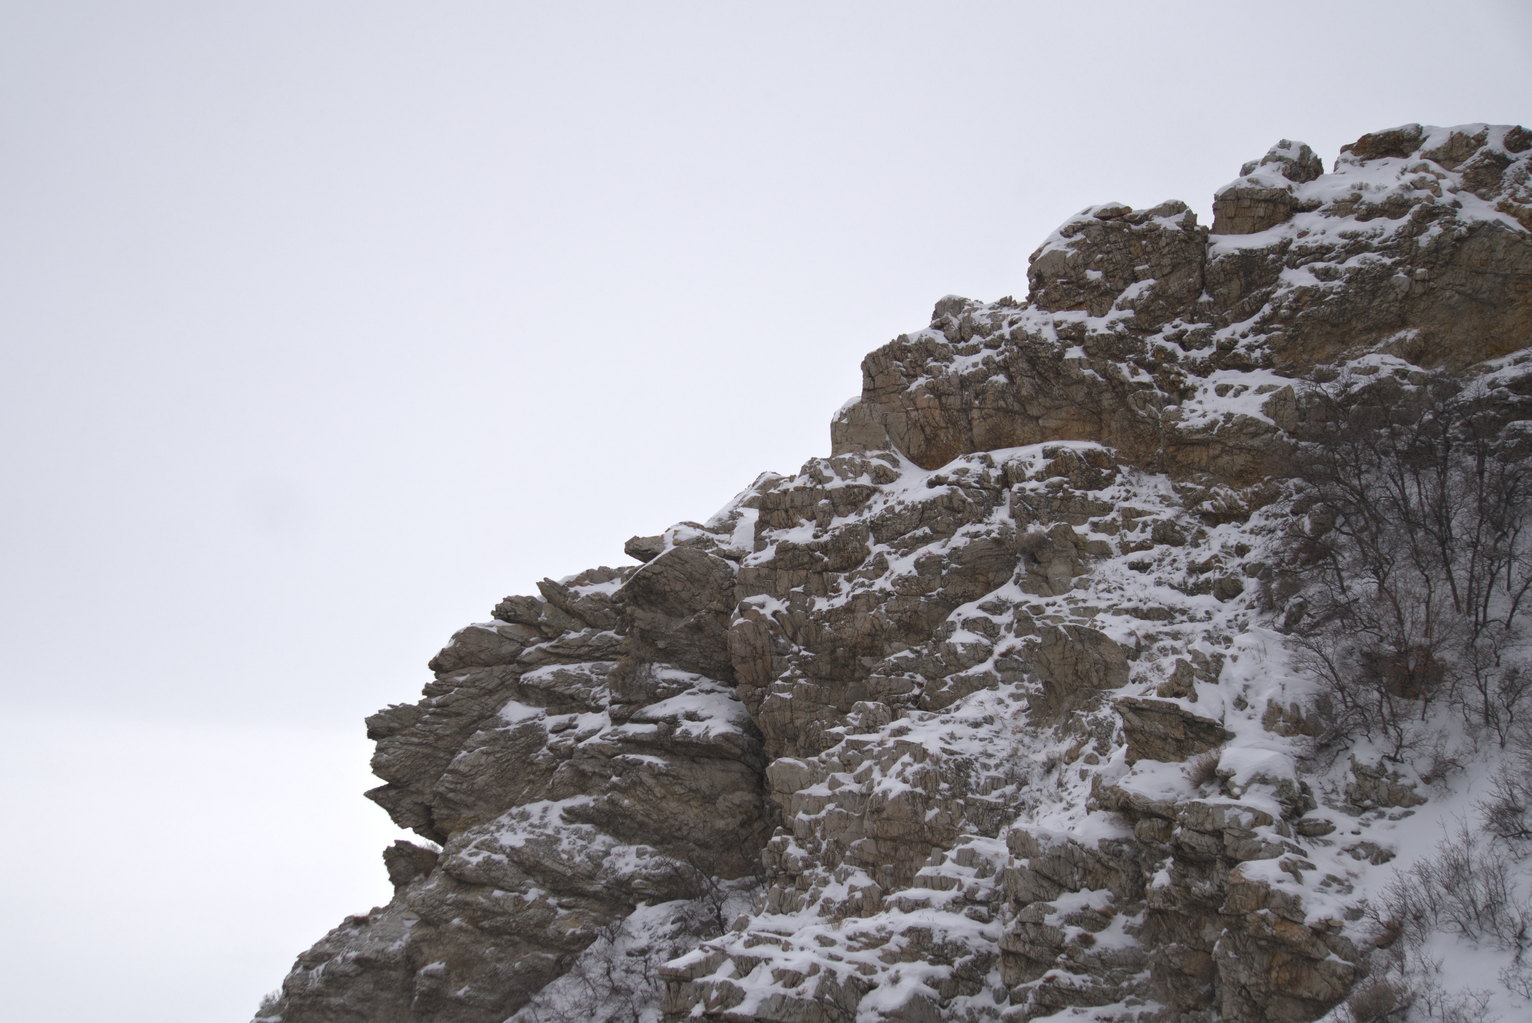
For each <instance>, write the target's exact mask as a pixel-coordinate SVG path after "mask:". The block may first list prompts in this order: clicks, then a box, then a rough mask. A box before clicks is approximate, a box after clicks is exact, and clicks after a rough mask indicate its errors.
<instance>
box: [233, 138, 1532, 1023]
mask: <svg viewBox="0 0 1532 1023" xmlns="http://www.w3.org/2000/svg"><path fill="white" fill-rule="evenodd" d="M1529 170H1532V134H1529V133H1528V132H1527V131H1525V130H1524V129H1521V128H1497V127H1488V126H1482V125H1479V126H1466V127H1460V128H1454V129H1427V128H1421V127H1419V126H1406V127H1404V128H1400V129H1395V130H1392V131H1388V132H1380V133H1376V134H1373V135H1368V136H1364V137H1363V138H1362V139H1360V140H1358V141H1357V142H1356V143H1354V144H1353V145H1352V146H1349V147H1347V149H1346V150H1345V151H1343V153H1342V155H1341V158H1340V159H1339V160H1338V161H1336V163H1335V165H1334V166H1333V167H1332V169H1331V171H1330V172H1329V173H1323V168H1322V166H1321V164H1320V161H1319V159H1318V157H1317V156H1315V154H1314V153H1313V152H1312V151H1311V150H1309V149H1308V147H1307V146H1304V145H1302V144H1300V143H1294V142H1289V141H1285V140H1284V141H1282V142H1280V143H1279V144H1278V145H1277V146H1275V147H1273V149H1272V150H1271V151H1270V152H1268V153H1267V154H1266V155H1265V156H1264V157H1262V158H1261V159H1260V160H1257V161H1254V162H1252V163H1251V164H1247V165H1246V166H1245V167H1244V168H1243V169H1242V171H1241V176H1240V178H1239V179H1238V180H1236V181H1235V182H1233V183H1231V184H1230V185H1229V186H1226V187H1225V188H1224V189H1221V190H1220V191H1219V193H1218V196H1217V197H1216V198H1215V207H1214V210H1215V219H1214V224H1213V227H1212V229H1211V231H1210V230H1209V229H1208V228H1206V227H1203V226H1201V225H1199V224H1198V223H1197V220H1196V217H1195V215H1194V214H1193V213H1192V212H1191V211H1190V210H1189V209H1188V208H1187V207H1186V206H1185V205H1184V204H1181V203H1174V202H1168V203H1163V204H1161V205H1159V206H1156V207H1153V208H1151V209H1147V210H1132V209H1129V208H1128V207H1125V206H1122V205H1115V204H1114V205H1107V206H1098V207H1093V208H1091V209H1089V210H1086V211H1084V212H1083V213H1081V214H1079V215H1077V216H1075V217H1073V218H1071V219H1070V220H1068V221H1067V222H1066V223H1065V224H1064V225H1063V227H1061V228H1060V229H1059V231H1058V232H1057V233H1056V234H1055V235H1054V236H1053V237H1051V238H1050V239H1048V240H1047V241H1046V242H1045V243H1044V244H1043V245H1042V246H1041V247H1040V248H1039V249H1038V251H1037V253H1036V254H1035V255H1034V256H1033V258H1032V262H1031V267H1030V270H1029V274H1028V278H1029V283H1030V285H1031V295H1030V298H1029V301H1028V302H1025V303H1022V302H1015V301H1013V300H1002V301H1001V302H997V303H992V304H986V303H981V302H977V301H973V300H969V299H964V298H959V297H948V298H945V299H943V300H942V301H941V302H939V303H938V304H937V306H936V309H935V311H934V313H933V318H932V322H931V324H930V326H929V327H927V328H925V329H923V330H920V331H916V332H914V333H912V334H908V335H902V336H900V337H899V338H897V339H895V340H893V341H891V342H889V343H888V344H887V345H884V346H883V347H882V348H879V349H877V350H876V351H874V352H873V353H871V354H870V355H869V356H867V358H866V360H865V361H864V363H863V378H864V386H863V391H862V394H861V395H860V397H859V398H858V399H856V400H855V401H854V402H852V403H850V404H848V405H847V406H846V407H844V408H843V409H842V410H841V411H840V412H839V413H837V414H836V416H835V418H834V421H833V424H832V431H831V432H832V453H831V454H830V455H829V456H828V457H824V458H814V459H811V460H809V461H808V462H807V463H805V464H804V466H803V467H802V469H801V470H800V471H799V472H798V473H796V474H794V475H790V476H780V475H776V474H766V475H763V476H762V477H760V478H759V479H757V480H756V481H755V483H754V484H753V485H752V486H751V487H750V488H748V489H747V490H746V491H745V492H744V493H743V494H742V495H741V496H740V497H739V498H738V499H737V500H736V501H735V502H734V503H733V504H731V505H730V506H729V507H728V508H727V509H725V511H724V512H722V513H720V514H719V516H717V517H716V518H715V519H713V520H711V521H709V522H706V523H681V524H679V525H677V526H674V527H672V528H671V529H670V530H667V531H666V532H665V533H663V534H661V535H659V536H652V537H634V538H633V539H632V540H630V541H628V543H627V545H626V548H625V549H626V551H627V553H628V554H629V555H631V556H632V557H633V558H634V559H636V560H637V561H638V562H640V564H637V565H630V566H628V567H623V568H616V569H610V568H602V569H594V570H592V571H590V572H586V573H583V574H581V575H578V576H574V577H572V578H569V579H566V580H563V581H552V580H545V581H544V582H543V583H542V584H539V586H538V594H537V595H535V596H516V597H508V598H506V599H505V600H503V601H501V602H500V603H499V604H498V605H497V606H496V607H495V608H494V610H493V613H492V617H491V619H490V620H488V621H486V622H482V623H476V624H472V625H469V626H467V627H466V628H464V629H462V630H461V631H459V632H458V633H457V634H456V635H454V636H453V637H452V639H451V641H450V642H449V643H448V645H447V647H446V648H445V649H444V650H443V651H442V652H441V653H440V654H439V655H438V656H437V657H436V658H435V659H434V660H433V661H432V662H431V669H432V671H433V672H434V673H435V677H434V679H433V680H432V681H431V682H429V683H428V684H427V685H426V687H425V691H424V693H423V695H422V698H421V700H420V701H419V702H417V703H415V704H411V705H401V706H394V707H389V708H387V709H385V710H382V711H379V712H378V713H377V714H375V715H373V716H372V717H371V718H369V719H368V722H367V727H368V734H369V736H370V737H371V738H372V739H374V740H375V741H376V743H377V752H376V754H375V755H374V758H373V769H374V772H375V773H376V774H377V775H378V776H379V778H380V779H381V780H382V782H383V784H382V785H381V786H380V787H379V788H377V789H374V790H373V791H372V792H371V793H369V796H370V797H371V798H373V799H374V800H375V801H377V802H378V803H379V804H380V805H381V806H383V807H384V808H385V809H387V811H388V812H389V813H390V814H391V816H392V817H393V819H394V820H395V821H396V822H398V823H399V824H400V825H401V826H402V827H404V828H407V829H410V830H413V831H414V832H416V833H417V834H418V835H420V836H421V837H422V838H423V839H424V840H426V841H428V842H429V843H432V845H430V846H426V845H413V844H410V843H396V844H395V845H394V846H393V847H391V848H390V849H389V850H388V851H387V852H386V853H385V855H384V859H385V863H386V866H387V870H388V873H389V877H390V879H391V880H392V881H393V882H394V885H395V889H396V891H395V895H394V898H393V900H392V901H391V902H390V903H389V904H388V905H387V906H384V907H381V908H378V909H375V910H373V911H372V912H371V913H368V914H366V915H363V916H358V917H352V918H349V919H348V920H347V921H345V922H344V923H343V924H342V925H341V926H340V927H338V928H337V929H336V930H335V931H332V932H331V933H330V934H329V935H327V936H326V937H324V938H323V939H321V941H320V942H319V943H318V944H316V945H315V946H314V948H313V949H311V950H309V951H308V952H305V953H304V954H303V955H302V956H300V957H299V960H298V962H297V964H296V966H295V968H294V970H293V972H292V973H291V974H290V975H289V977H288V978H287V980H286V982H285V983H284V985H283V993H282V995H281V998H280V999H279V1000H278V1001H277V1003H276V1004H275V1006H274V1007H273V1008H272V1009H271V1010H270V1012H269V1013H268V1014H267V1015H266V1016H264V1017H263V1019H265V1020H267V1021H269V1023H276V1021H282V1023H338V1021H342V1020H356V1021H362V1020H366V1021H371V1023H387V1021H394V1020H397V1021H401V1023H402V1021H410V1023H424V1021H441V1023H447V1021H451V1023H481V1021H482V1023H503V1021H516V1023H533V1021H545V1023H546V1021H550V1020H573V1019H580V1020H601V1019H611V1020H619V1019H621V1020H645V1021H654V1023H657V1021H659V1020H660V1019H661V1018H662V1017H663V1018H664V1019H668V1020H681V1019H704V1020H714V1021H720V1023H722V1021H729V1023H755V1021H760V1023H766V1021H776V1023H789V1021H792V1023H818V1021H825V1023H831V1021H841V1020H849V1019H857V1020H860V1021H864V1023H865V1021H872V1020H900V1021H912V1020H913V1021H927V1020H929V1021H935V1020H961V1021H980V1020H984V1021H989V1020H1028V1019H1036V1018H1041V1017H1044V1016H1050V1015H1053V1014H1056V1013H1061V1012H1066V1011H1070V1010H1079V1011H1081V1012H1084V1011H1085V1010H1087V1009H1089V1010H1090V1011H1091V1012H1092V1013H1093V1015H1092V1016H1091V1017H1089V1018H1094V1019H1099V1020H1122V1021H1127V1020H1158V1021H1165V1023H1169V1021H1178V1023H1211V1021H1214V1020H1221V1021H1228V1023H1267V1021H1270V1023H1300V1021H1308V1020H1312V1019H1315V1018H1317V1017H1319V1016H1320V1015H1321V1014H1323V1013H1324V1012H1326V1011H1327V1010H1329V1009H1330V1008H1331V1007H1332V1006H1334V1005H1336V1004H1337V1003H1338V1002H1339V1001H1340V1000H1341V999H1342V998H1344V997H1345V996H1346V995H1347V993H1348V991H1350V990H1351V988H1352V986H1353V985H1354V984H1355V983H1356V981H1357V980H1358V978H1359V977H1361V976H1363V975H1364V973H1365V969H1366V959H1367V955H1368V953H1369V949H1370V947H1371V946H1370V945H1369V944H1368V941H1369V937H1368V935H1367V933H1366V932H1365V929H1364V924H1365V921H1364V920H1363V914H1362V906H1361V894H1360V892H1361V891H1362V888H1363V887H1364V880H1365V878H1366V877H1370V876H1372V875H1366V874H1365V872H1366V871H1368V870H1371V869H1374V868H1375V866H1376V865H1375V864H1374V863H1373V860H1374V859H1376V858H1378V857H1380V856H1385V855H1391V854H1390V853H1388V851H1387V846H1388V843H1389V841H1390V839H1389V837H1388V836H1389V834H1391V832H1389V831H1388V827H1390V826H1391V822H1392V820H1394V818H1390V817H1388V816H1387V815H1388V814H1390V813H1393V814H1399V813H1407V812H1410V810H1411V808H1413V807H1417V806H1419V805H1421V801H1422V800H1423V799H1424V796H1423V795H1422V794H1421V792H1420V791H1419V789H1418V786H1417V785H1416V784H1415V782H1414V780H1412V778H1411V777H1406V776H1405V775H1404V774H1400V773H1399V772H1397V771H1394V770H1393V769H1391V768H1390V767H1388V766H1387V765H1381V764H1375V763H1373V762H1371V761H1366V762H1364V761H1361V760H1358V761H1355V762H1353V763H1345V762H1341V763H1339V764H1338V766H1336V767H1335V768H1334V770H1333V771H1331V773H1330V774H1329V775H1324V777H1323V778H1322V777H1321V776H1320V775H1321V774H1322V772H1319V773H1313V772H1317V771H1318V769H1317V768H1311V767H1305V766H1303V765H1306V764H1308V761H1306V760H1305V759H1304V758H1305V750H1306V749H1307V748H1308V747H1307V746H1305V745H1304V744H1305V743H1308V742H1310V741H1311V740H1310V737H1311V736H1312V735H1314V734H1316V726H1315V722H1314V720H1313V717H1312V711H1311V709H1310V708H1309V706H1308V704H1307V703H1305V699H1306V697H1305V694H1304V692H1303V691H1302V689H1301V686H1300V684H1299V681H1298V680H1299V678H1300V676H1299V673H1298V672H1297V669H1295V668H1294V666H1293V662H1292V661H1291V659H1290V657H1289V655H1288V654H1287V653H1285V652H1284V649H1283V647H1282V644H1281V641H1280V639H1279V638H1278V637H1277V635H1276V633H1275V632H1274V631H1273V629H1274V626H1275V624H1276V616H1277V612H1276V611H1275V610H1274V609H1272V608H1270V607H1266V606H1264V605H1262V603H1261V602H1260V600H1259V587H1257V586H1256V585H1254V584H1253V583H1254V581H1255V580H1254V578H1253V577H1259V576H1260V575H1261V573H1262V568H1261V552H1262V550H1263V545H1265V544H1267V543H1268V542H1269V541H1270V538H1271V537H1272V536H1273V535H1274V533H1275V532H1276V531H1277V530H1279V529H1280V528H1282V526H1283V525H1284V522H1285V517H1286V516H1288V515H1289V514H1290V508H1289V507H1288V506H1287V505H1286V504H1285V503H1284V502H1285V501H1287V497H1286V495H1285V492H1284V491H1283V489H1282V487H1281V486H1280V485H1278V484H1277V483H1275V482H1273V479H1272V476H1273V473H1274V471H1275V469H1276V467H1277V466H1278V465H1279V464H1280V463H1281V461H1282V459H1283V457H1284V452H1285V450H1286V449H1287V447H1288V445H1289V444H1290V443H1291V432H1292V431H1293V430H1294V429H1295V428H1296V424H1297V422H1298V419H1299V417H1300V415H1301V408H1300V403H1299V402H1298V400H1297V398H1296V395H1297V394H1298V393H1299V392H1301V391H1302V390H1303V388H1304V387H1306V386H1307V385H1308V384H1309V383H1310V382H1311V381H1313V380H1315V379H1329V378H1332V377H1333V376H1335V375H1336V374H1339V373H1342V372H1354V373H1380V372H1393V371H1394V369H1397V368H1398V367H1401V366H1404V365H1406V360H1407V361H1408V362H1409V363H1413V364H1415V365H1417V366H1426V367H1431V366H1445V367H1448V368H1450V369H1453V370H1456V371H1466V370H1468V369H1469V368H1470V367H1476V366H1479V364H1481V363H1483V362H1484V361H1485V360H1494V359H1502V362H1501V363H1499V364H1497V367H1498V368H1497V369H1496V372H1497V373H1499V374H1500V375H1501V376H1500V378H1499V379H1502V383H1503V386H1508V387H1523V388H1526V387H1527V385H1528V383H1529V382H1532V365H1529V362H1532V360H1528V359H1527V358H1520V359H1510V360H1505V359H1503V357H1506V356H1510V355H1513V354H1514V353H1517V352H1519V351H1521V350H1522V349H1524V348H1526V347H1527V345H1528V344H1529V342H1532V185H1529ZM1476 372H1477V370H1476ZM1505 381H1509V382H1505ZM1247 583H1249V584H1247ZM1306 771H1308V772H1310V773H1305V772H1306ZM1326 779H1328V780H1326ZM438 847H439V848H438ZM1075 1018H1085V1017H1084V1016H1079V1017H1075Z"/></svg>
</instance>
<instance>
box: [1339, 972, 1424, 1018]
mask: <svg viewBox="0 0 1532 1023" xmlns="http://www.w3.org/2000/svg"><path fill="white" fill-rule="evenodd" d="M1413 1001H1414V997H1413V996H1412V994H1411V992H1410V990H1409V989H1408V988H1407V987H1405V985H1403V984H1402V983H1400V982H1398V981H1396V980H1390V979H1389V978H1387V977H1376V978H1373V979H1371V980H1365V981H1363V982H1362V983H1361V984H1359V985H1357V988H1356V990H1354V991H1352V992H1351V995H1350V997H1348V998H1347V999H1346V1011H1347V1012H1348V1013H1349V1014H1350V1016H1351V1019H1352V1020H1353V1021H1354V1023H1387V1021H1389V1020H1402V1019H1404V1014H1405V1013H1406V1012H1408V1011H1409V1008H1410V1005H1411V1003H1412V1002H1413Z"/></svg>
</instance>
